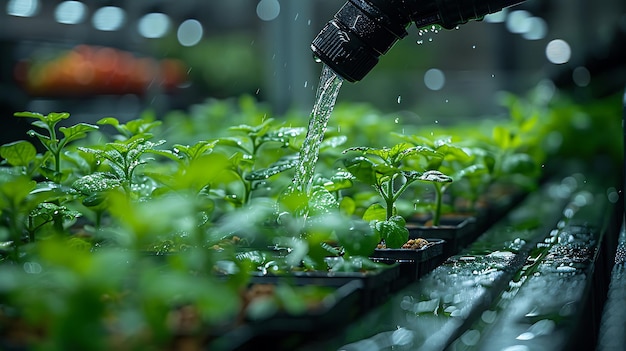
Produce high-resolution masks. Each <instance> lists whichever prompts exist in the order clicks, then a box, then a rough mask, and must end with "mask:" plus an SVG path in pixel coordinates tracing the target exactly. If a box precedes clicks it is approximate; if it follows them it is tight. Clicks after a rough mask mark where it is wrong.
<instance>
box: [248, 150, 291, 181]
mask: <svg viewBox="0 0 626 351" xmlns="http://www.w3.org/2000/svg"><path fill="white" fill-rule="evenodd" d="M297 164H298V156H297V155H295V156H287V157H283V158H281V159H280V160H278V161H276V162H274V163H273V164H272V165H271V166H269V167H267V168H263V169H259V170H255V171H253V172H250V173H249V174H247V175H246V176H245V179H246V180H264V179H267V178H269V177H271V176H273V175H276V174H279V173H282V172H284V171H287V170H290V169H292V168H294V167H295V166H296V165H297Z"/></svg>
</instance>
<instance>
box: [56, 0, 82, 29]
mask: <svg viewBox="0 0 626 351" xmlns="http://www.w3.org/2000/svg"><path fill="white" fill-rule="evenodd" d="M86 12H87V6H85V4H83V3H82V2H80V1H64V2H62V3H60V4H59V5H58V6H57V7H56V9H55V10H54V19H56V21H57V22H59V23H63V24H76V23H80V22H82V21H83V20H84V19H85V14H86Z"/></svg>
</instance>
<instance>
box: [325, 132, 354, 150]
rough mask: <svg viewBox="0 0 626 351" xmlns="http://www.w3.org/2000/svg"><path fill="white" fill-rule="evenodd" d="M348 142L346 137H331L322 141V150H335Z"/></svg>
mask: <svg viewBox="0 0 626 351" xmlns="http://www.w3.org/2000/svg"><path fill="white" fill-rule="evenodd" d="M347 141H348V137H347V136H345V135H338V136H334V137H330V138H327V139H324V140H323V141H322V143H321V144H320V150H326V149H330V148H333V149H334V148H337V147H339V146H341V145H343V144H345V143H346V142H347Z"/></svg>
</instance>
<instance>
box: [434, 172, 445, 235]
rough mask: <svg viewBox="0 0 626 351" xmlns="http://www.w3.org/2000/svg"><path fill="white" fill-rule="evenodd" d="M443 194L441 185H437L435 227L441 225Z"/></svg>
mask: <svg viewBox="0 0 626 351" xmlns="http://www.w3.org/2000/svg"><path fill="white" fill-rule="evenodd" d="M442 193H443V191H441V185H439V184H437V183H435V213H434V215H433V226H435V227H436V226H438V225H439V220H440V218H441V202H442V199H441V198H442Z"/></svg>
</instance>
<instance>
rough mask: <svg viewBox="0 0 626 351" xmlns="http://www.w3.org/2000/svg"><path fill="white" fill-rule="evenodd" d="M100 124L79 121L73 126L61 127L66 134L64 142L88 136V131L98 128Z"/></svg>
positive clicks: (61, 130) (60, 129)
mask: <svg viewBox="0 0 626 351" xmlns="http://www.w3.org/2000/svg"><path fill="white" fill-rule="evenodd" d="M98 129H99V127H98V126H94V125H91V124H87V123H78V124H75V125H73V126H71V127H60V128H59V131H60V132H61V133H63V135H64V136H65V140H64V141H63V142H64V144H67V143H69V142H72V141H74V140H78V139H81V138H84V137H85V136H87V133H88V132H92V131H94V130H98Z"/></svg>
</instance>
